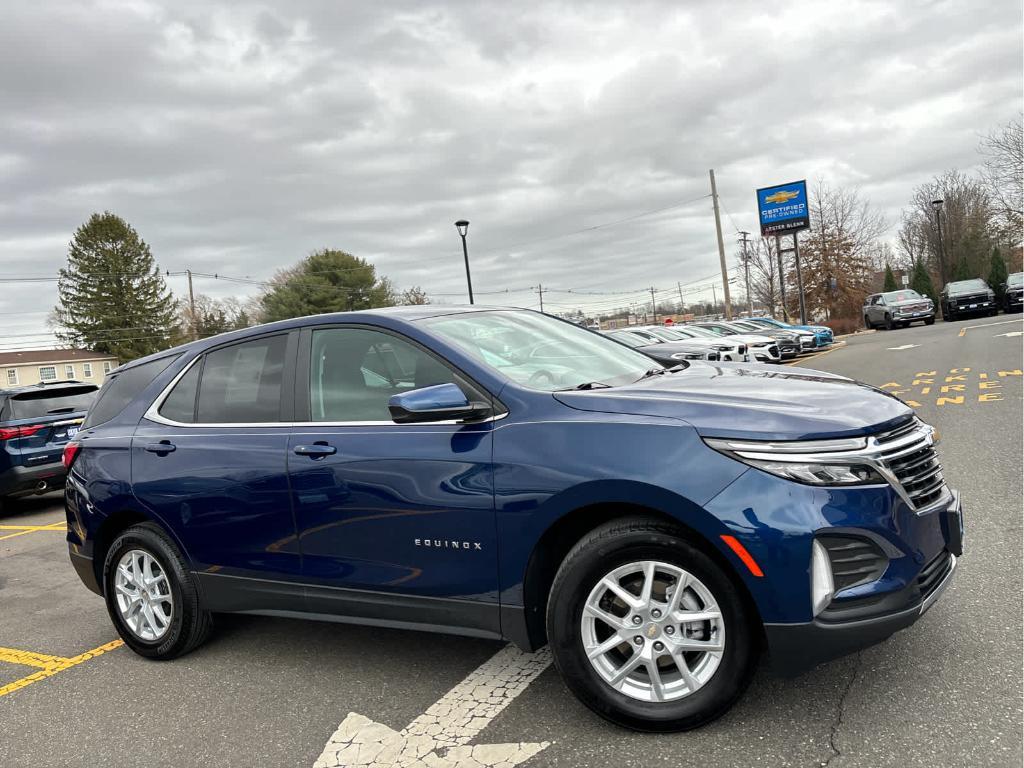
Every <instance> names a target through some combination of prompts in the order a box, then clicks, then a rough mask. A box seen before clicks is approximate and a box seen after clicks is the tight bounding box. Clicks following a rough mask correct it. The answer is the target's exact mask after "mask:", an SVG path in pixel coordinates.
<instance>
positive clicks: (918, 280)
mask: <svg viewBox="0 0 1024 768" xmlns="http://www.w3.org/2000/svg"><path fill="white" fill-rule="evenodd" d="M910 287H911V288H913V289H914V290H915V291H917V292H918V293H919V294H921V295H922V296H927V297H928V298H929V299H931V300H932V302H933V303H934V304H935V306H936V307H938V305H939V297H938V294H937V293H936V291H935V285H934V284H933V283H932V276H931V275H930V274H928V268H927V267H925V265H924V261H923V260H922V259H920V258H918V259H915V261H914V269H913V271H912V272H911V277H910Z"/></svg>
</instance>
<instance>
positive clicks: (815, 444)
mask: <svg viewBox="0 0 1024 768" xmlns="http://www.w3.org/2000/svg"><path fill="white" fill-rule="evenodd" d="M704 442H706V443H707V444H708V445H709V446H710V447H711V448H714V449H715V450H716V451H718V452H719V453H724V454H725V455H726V456H730V457H732V458H734V459H736V460H737V461H741V462H743V463H744V464H746V465H747V466H750V467H754V468H755V469H760V470H762V471H764V472H768V473H769V474H772V475H775V476H776V477H782V478H785V479H786V480H792V481H794V482H797V483H803V484H804V485H822V486H824V485H879V484H884V483H885V482H886V480H885V478H883V477H882V476H881V475H880V474H878V472H877V471H876V470H875V469H874V467H872V466H871V465H870V464H866V463H864V462H863V461H862V460H861V461H857V460H856V458H855V457H851V460H850V461H844V460H843V458H842V457H841V456H837V455H836V452H841V451H855V450H858V449H863V448H864V446H865V445H866V442H865V440H864V438H849V439H841V440H810V441H794V442H785V443H782V442H777V443H772V442H767V443H757V442H750V441H737V440H719V439H710V438H709V439H706V440H705V441H704ZM787 454H790V455H787Z"/></svg>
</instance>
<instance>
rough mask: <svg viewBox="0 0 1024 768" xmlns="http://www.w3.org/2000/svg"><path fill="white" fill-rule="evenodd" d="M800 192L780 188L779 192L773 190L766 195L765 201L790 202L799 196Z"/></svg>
mask: <svg viewBox="0 0 1024 768" xmlns="http://www.w3.org/2000/svg"><path fill="white" fill-rule="evenodd" d="M799 194H800V193H799V192H792V191H790V190H785V189H780V190H779V191H778V192H772V194H770V195H766V196H765V198H764V201H765V202H766V203H788V202H789V201H790V200H792V199H793V198H794V197H797V196H799Z"/></svg>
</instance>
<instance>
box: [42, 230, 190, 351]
mask: <svg viewBox="0 0 1024 768" xmlns="http://www.w3.org/2000/svg"><path fill="white" fill-rule="evenodd" d="M57 295H58V303H57V306H56V308H55V309H54V319H55V321H56V323H57V325H58V326H59V327H58V330H57V336H58V338H59V339H60V340H61V341H62V342H64V343H67V344H70V345H73V346H76V347H84V348H87V349H91V350H94V351H96V352H104V353H106V354H110V355H114V356H115V357H117V359H118V360H120V361H121V362H122V363H123V362H127V361H129V360H134V359H135V358H137V357H142V356H144V355H148V354H150V353H152V352H157V351H159V350H161V349H165V348H167V347H169V346H171V344H172V339H173V338H174V337H175V336H176V334H177V329H176V328H175V317H176V315H177V304H176V302H175V301H174V297H173V296H172V294H171V292H170V290H168V288H167V285H166V283H165V282H164V279H163V277H162V276H161V275H160V270H159V268H158V267H157V265H156V262H155V261H154V260H153V254H152V253H151V252H150V250H149V246H148V245H147V244H146V242H145V241H144V240H143V239H142V238H140V237H139V233H138V232H136V231H135V230H134V229H133V228H132V227H131V226H130V225H129V224H128V222H126V221H125V220H124V219H122V218H121V217H120V216H116V215H114V214H113V213H110V212H104V213H102V214H100V213H94V214H93V215H92V216H90V217H89V221H87V222H86V223H85V224H83V225H82V226H80V227H79V228H78V229H77V230H76V231H75V235H74V237H73V238H72V240H71V243H70V244H69V246H68V264H67V266H66V267H64V268H63V269H61V270H60V276H59V279H58V282H57Z"/></svg>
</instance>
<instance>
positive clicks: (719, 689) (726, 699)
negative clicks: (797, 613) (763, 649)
mask: <svg viewBox="0 0 1024 768" xmlns="http://www.w3.org/2000/svg"><path fill="white" fill-rule="evenodd" d="M650 559H656V560H659V561H661V562H665V563H668V564H671V565H675V566H678V567H681V568H683V569H684V570H686V571H688V572H689V573H691V574H692V575H693V576H695V577H696V578H697V579H699V580H700V581H701V582H703V584H704V585H705V586H706V587H707V588H708V589H709V590H710V591H711V593H712V595H713V596H714V598H715V601H716V602H717V603H718V606H719V608H720V609H721V613H722V619H723V621H724V623H725V637H726V644H725V650H724V652H723V656H722V660H721V662H720V665H719V667H718V669H717V670H716V671H715V672H714V675H713V676H712V677H711V678H710V679H709V680H708V681H707V682H706V683H705V684H704V685H703V686H702V687H701V688H699V689H698V690H697V691H696V692H694V693H691V694H689V695H685V696H683V697H682V698H679V699H676V700H673V701H668V702H648V701H641V700H639V699H635V698H631V697H629V696H627V695H625V694H623V693H620V692H619V691H617V690H615V689H614V688H612V687H611V686H610V685H609V684H607V683H606V682H605V681H604V680H603V679H602V678H601V677H600V675H599V674H598V673H597V671H596V670H595V669H594V667H593V665H592V664H591V663H590V661H589V660H588V659H587V656H586V653H585V651H584V646H583V638H582V631H581V620H582V615H583V608H584V604H585V602H586V600H587V597H588V596H589V594H590V592H591V590H592V589H593V588H594V586H595V585H596V584H597V583H598V581H599V580H600V579H601V578H602V577H603V576H604V575H605V574H607V573H608V572H609V571H611V570H612V569H614V568H616V567H618V566H620V565H625V564H628V563H631V562H636V561H640V560H650ZM547 632H548V644H549V645H550V647H551V651H552V655H553V657H554V662H555V666H556V667H557V668H558V671H559V672H560V673H561V675H562V679H563V680H564V681H565V684H566V686H568V688H569V689H570V690H571V691H572V692H573V693H574V694H575V695H576V696H577V697H578V698H579V699H580V701H582V702H583V703H584V704H585V705H586V706H587V707H589V708H590V709H592V710H593V711H594V712H596V713H597V714H598V715H600V716H601V717H603V718H605V719H606V720H609V721H611V722H613V723H616V724H618V725H621V726H625V727H627V728H632V729H634V730H638V731H648V732H674V731H686V730H691V729H693V728H698V727H700V726H702V725H704V724H706V723H709V722H711V721H712V720H714V719H715V718H717V717H719V716H721V715H722V714H724V713H725V712H726V711H727V710H728V709H729V708H730V707H731V706H732V705H733V704H734V703H735V702H736V700H737V699H738V698H739V697H740V696H741V695H742V693H743V691H744V690H745V689H746V687H747V685H748V684H749V682H750V678H751V675H752V674H753V672H754V669H755V667H756V662H757V657H758V651H759V649H758V645H757V643H756V642H755V637H754V632H753V625H752V621H751V617H750V616H748V615H747V611H746V609H745V606H744V601H743V598H742V596H741V594H740V591H739V587H737V585H736V584H735V583H734V582H733V581H732V579H731V578H730V577H729V576H728V575H727V574H726V573H725V572H724V571H723V570H722V569H721V568H720V567H719V566H718V565H716V564H715V562H714V561H713V560H712V559H711V558H710V557H708V556H707V555H706V554H704V552H703V551H701V550H700V549H698V548H697V547H696V546H694V545H693V544H692V543H691V542H689V541H688V540H687V539H686V538H685V536H684V534H683V532H682V531H680V530H679V529H677V528H675V527H673V526H671V525H668V524H665V523H662V522H659V521H655V520H650V519H647V518H624V519H621V520H613V521H612V522H610V523H607V524H605V525H603V526H601V527H599V528H597V529H595V530H594V531H591V532H590V533H589V534H587V536H586V537H585V538H583V539H582V540H581V541H579V542H578V543H577V544H576V546H575V547H573V549H572V551H570V552H569V554H568V555H566V557H565V560H563V561H562V565H561V567H559V569H558V573H557V574H556V576H555V579H554V582H553V583H552V585H551V593H550V596H549V599H548V608H547Z"/></svg>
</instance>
